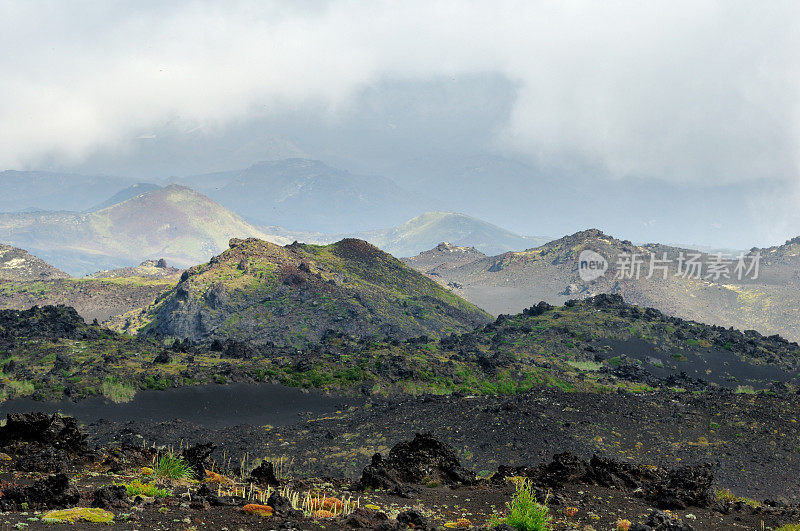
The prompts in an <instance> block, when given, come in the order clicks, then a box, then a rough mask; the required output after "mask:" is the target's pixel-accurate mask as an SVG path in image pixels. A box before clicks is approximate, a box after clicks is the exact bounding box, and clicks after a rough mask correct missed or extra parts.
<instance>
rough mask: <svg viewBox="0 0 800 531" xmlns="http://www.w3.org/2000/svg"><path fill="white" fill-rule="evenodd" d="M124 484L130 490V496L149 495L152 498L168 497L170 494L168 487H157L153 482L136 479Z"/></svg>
mask: <svg viewBox="0 0 800 531" xmlns="http://www.w3.org/2000/svg"><path fill="white" fill-rule="evenodd" d="M122 486H124V487H125V490H126V491H128V496H149V497H151V498H166V497H167V496H169V495H170V492H169V491H168V490H167V489H163V488H159V487H156V486H155V485H154V484H152V483H142V482H141V481H140V480H138V479H135V480H133V481H131V482H130V483H123V484H122Z"/></svg>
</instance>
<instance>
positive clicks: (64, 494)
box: [0, 474, 81, 511]
mask: <svg viewBox="0 0 800 531" xmlns="http://www.w3.org/2000/svg"><path fill="white" fill-rule="evenodd" d="M80 499H81V496H80V494H79V493H78V489H77V488H75V486H74V485H72V484H71V483H70V481H69V478H68V477H67V476H66V474H55V475H52V476H48V477H46V478H44V479H40V480H39V481H37V482H35V483H34V484H33V485H31V486H29V487H9V488H7V489H6V490H5V492H4V493H3V496H2V497H0V508H2V510H4V511H12V510H18V508H19V507H20V506H21V505H22V504H23V503H26V504H28V507H29V508H30V509H51V508H61V507H66V506H69V505H75V504H76V503H78V501H80Z"/></svg>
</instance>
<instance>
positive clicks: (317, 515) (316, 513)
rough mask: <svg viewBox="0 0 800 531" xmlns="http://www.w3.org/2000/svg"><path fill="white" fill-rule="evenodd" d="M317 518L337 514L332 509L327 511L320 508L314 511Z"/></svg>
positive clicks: (330, 516) (332, 516)
mask: <svg viewBox="0 0 800 531" xmlns="http://www.w3.org/2000/svg"><path fill="white" fill-rule="evenodd" d="M314 517H315V518H335V517H336V515H335V514H333V513H332V512H330V511H325V510H322V509H320V510H319V511H314Z"/></svg>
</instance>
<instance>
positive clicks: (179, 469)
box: [153, 450, 194, 479]
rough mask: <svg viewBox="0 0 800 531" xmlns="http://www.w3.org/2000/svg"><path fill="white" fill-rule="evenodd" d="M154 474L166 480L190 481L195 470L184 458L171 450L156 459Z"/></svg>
mask: <svg viewBox="0 0 800 531" xmlns="http://www.w3.org/2000/svg"><path fill="white" fill-rule="evenodd" d="M153 474H154V475H155V476H156V477H160V478H166V479H189V478H191V477H192V476H193V475H194V470H193V469H192V467H191V466H190V465H189V463H187V462H186V461H185V460H184V459H183V457H181V456H179V455H177V454H176V453H175V452H174V451H172V450H169V451H166V452H164V453H162V454H160V455H158V456H157V457H156V459H155V461H154V462H153Z"/></svg>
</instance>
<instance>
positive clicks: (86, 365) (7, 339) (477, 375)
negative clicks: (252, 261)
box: [0, 295, 800, 400]
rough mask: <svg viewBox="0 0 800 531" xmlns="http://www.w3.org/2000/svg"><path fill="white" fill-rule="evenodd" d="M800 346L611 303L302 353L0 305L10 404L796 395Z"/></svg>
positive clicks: (328, 342)
mask: <svg viewBox="0 0 800 531" xmlns="http://www.w3.org/2000/svg"><path fill="white" fill-rule="evenodd" d="M799 356H800V347H798V345H797V344H796V343H790V342H787V341H786V340H784V339H782V338H780V337H764V336H761V335H760V334H758V333H755V332H739V331H736V330H731V329H725V328H721V327H714V326H708V325H703V324H699V323H694V322H691V321H683V320H681V319H677V318H674V317H669V316H666V315H664V314H662V313H660V312H658V311H657V310H653V309H649V308H640V307H637V306H631V305H629V304H626V303H624V302H623V301H622V300H621V299H620V298H619V297H616V296H609V295H600V296H597V297H594V298H592V299H588V300H584V301H571V302H570V303H569V304H568V305H566V306H563V307H556V308H553V307H548V306H547V305H543V304H540V305H537V306H534V307H532V308H529V309H528V310H527V311H526V312H523V313H521V314H518V315H513V316H500V317H499V318H498V319H497V320H496V321H494V322H491V323H488V324H484V325H481V326H478V327H476V328H475V329H473V330H471V331H469V332H465V333H461V334H451V335H447V336H444V337H441V338H440V339H435V338H431V337H429V336H427V337H417V338H410V339H406V340H399V339H383V340H376V339H365V338H358V337H353V336H348V335H346V334H344V333H337V332H327V333H325V334H324V335H323V336H322V337H321V338H320V340H319V342H317V343H313V344H309V345H307V346H306V347H305V348H303V349H302V350H298V349H296V348H290V347H277V346H268V345H264V346H261V347H259V348H253V347H251V346H249V345H247V344H244V343H240V342H236V341H234V340H227V341H215V342H212V343H211V344H208V343H206V344H202V343H195V344H192V343H191V342H186V341H177V340H173V339H169V338H162V339H155V338H151V337H145V336H140V337H132V336H129V335H125V334H118V333H115V332H112V331H110V330H106V329H103V328H100V327H98V326H96V325H87V324H85V323H84V322H83V320H82V319H80V317H79V316H78V315H77V313H76V312H75V311H74V310H73V309H71V308H68V307H63V306H62V307H52V306H49V307H44V308H33V309H31V310H26V311H15V310H0V400H2V399H5V398H12V397H19V396H34V397H39V398H45V397H47V398H55V397H58V396H63V395H67V396H70V397H75V398H78V397H84V396H90V395H98V394H99V395H105V396H107V397H109V398H111V399H113V400H127V399H129V398H130V397H132V396H133V394H134V393H135V392H136V391H137V390H141V389H164V388H168V387H181V386H190V385H197V384H201V383H220V384H223V383H231V382H280V383H283V384H286V385H290V386H297V387H308V388H318V389H326V390H337V391H343V392H345V393H351V394H355V393H366V394H379V395H391V394H397V393H406V394H421V393H435V394H446V393H456V392H458V393H464V394H496V393H500V394H509V393H518V392H523V391H527V390H530V389H533V388H537V387H556V388H560V389H563V390H565V391H572V390H585V391H592V392H609V391H617V390H621V391H628V392H637V393H638V392H649V391H652V390H654V389H671V390H673V391H674V392H702V391H703V390H706V389H710V388H712V387H716V388H725V389H729V390H730V391H731V392H740V393H755V392H761V391H766V392H771V391H779V392H783V391H791V392H794V391H795V390H796V389H797V388H798V387H799V386H798V381H797V376H798V370H800V363H799V360H800V357H799Z"/></svg>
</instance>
